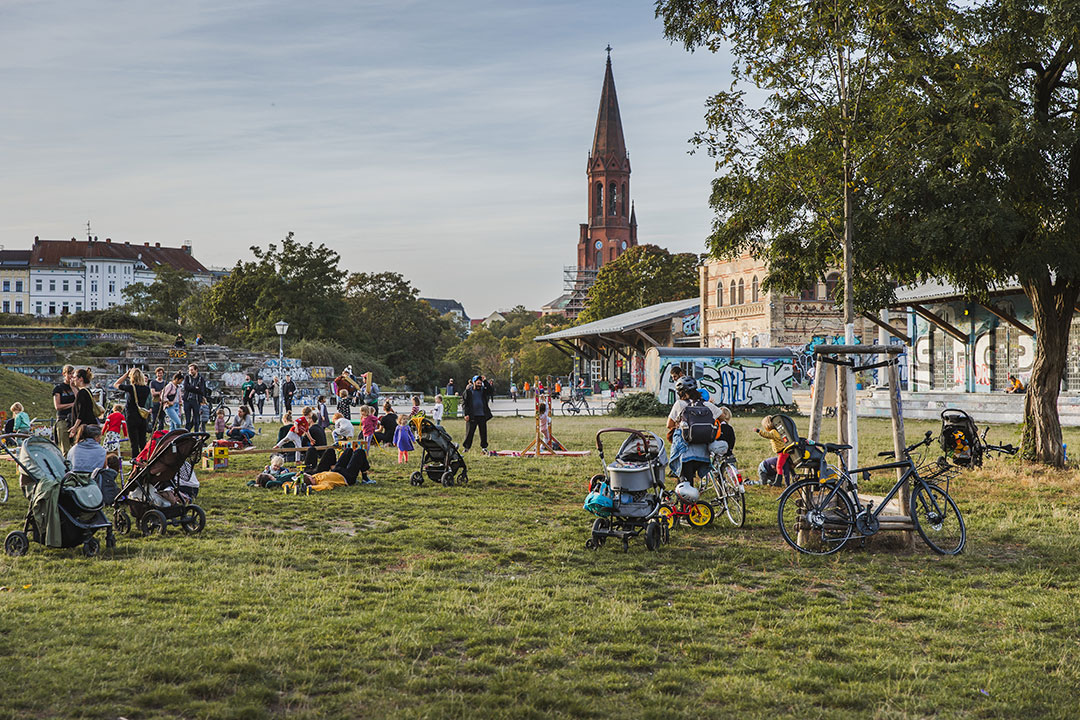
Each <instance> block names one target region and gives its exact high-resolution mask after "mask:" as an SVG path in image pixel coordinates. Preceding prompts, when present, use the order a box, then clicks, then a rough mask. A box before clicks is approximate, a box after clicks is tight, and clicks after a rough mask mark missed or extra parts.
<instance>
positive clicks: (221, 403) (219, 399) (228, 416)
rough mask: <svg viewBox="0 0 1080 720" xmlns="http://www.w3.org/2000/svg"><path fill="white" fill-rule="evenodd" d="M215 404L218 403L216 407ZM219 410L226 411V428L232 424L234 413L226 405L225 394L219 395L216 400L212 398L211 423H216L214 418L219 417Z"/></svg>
mask: <svg viewBox="0 0 1080 720" xmlns="http://www.w3.org/2000/svg"><path fill="white" fill-rule="evenodd" d="M214 403H217V404H216V405H215V404H214ZM218 410H224V411H225V425H226V427H227V426H228V425H229V423H231V422H232V416H233V411H232V409H231V408H230V407H229V406H228V405H226V404H225V393H221V394H219V395H218V396H217V397H216V398H215V397H213V396H211V397H210V423H211V424H212V423H213V422H214V418H216V417H217V413H218Z"/></svg>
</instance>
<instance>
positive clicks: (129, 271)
mask: <svg viewBox="0 0 1080 720" xmlns="http://www.w3.org/2000/svg"><path fill="white" fill-rule="evenodd" d="M124 274H125V275H130V274H131V267H130V266H128V267H125V268H124Z"/></svg>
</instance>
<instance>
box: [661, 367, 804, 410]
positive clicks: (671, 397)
mask: <svg viewBox="0 0 1080 720" xmlns="http://www.w3.org/2000/svg"><path fill="white" fill-rule="evenodd" d="M673 364H677V363H672V362H671V361H667V362H664V363H663V364H662V365H661V367H660V378H661V380H660V391H659V393H658V394H657V397H658V399H659V400H660V402H663V403H668V404H670V403H673V402H675V400H676V399H677V396H676V394H675V383H674V381H673V380H672V379H671V367H672V365H673ZM695 365H700V372H701V375H700V377H698V381H699V382H700V383H701V386H702V387H704V388H705V389H706V390H708V391H709V396H710V399H711V400H712V401H713V402H714V403H716V404H718V405H730V406H742V405H791V404H792V398H791V385H792V380H793V370H792V362H791V358H786V357H777V358H768V357H765V358H758V357H756V358H739V357H737V358H735V359H734V360H731V359H730V358H725V357H714V358H703V359H702V361H701V362H699V363H695ZM697 369H698V368H695V370H697ZM696 374H697V373H696V372H695V375H696Z"/></svg>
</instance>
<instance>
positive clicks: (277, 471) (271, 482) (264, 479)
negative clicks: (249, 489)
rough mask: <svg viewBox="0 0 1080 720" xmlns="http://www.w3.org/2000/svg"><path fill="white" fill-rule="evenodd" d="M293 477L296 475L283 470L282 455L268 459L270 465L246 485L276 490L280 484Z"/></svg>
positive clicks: (283, 459)
mask: <svg viewBox="0 0 1080 720" xmlns="http://www.w3.org/2000/svg"><path fill="white" fill-rule="evenodd" d="M295 476H296V473H294V472H292V471H291V470H287V469H286V468H285V457H284V456H283V455H273V456H272V457H271V458H270V464H269V465H267V466H266V467H265V468H263V471H262V472H261V473H259V474H258V476H256V478H255V479H254V480H252V481H251V482H249V483H248V485H254V486H255V487H265V488H278V487H281V484H282V483H284V482H286V481H288V480H292V479H293V478H294V477H295Z"/></svg>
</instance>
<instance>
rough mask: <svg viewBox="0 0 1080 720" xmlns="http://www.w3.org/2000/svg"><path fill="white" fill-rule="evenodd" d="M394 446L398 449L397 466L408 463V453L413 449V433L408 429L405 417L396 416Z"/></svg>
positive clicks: (407, 419) (407, 421)
mask: <svg viewBox="0 0 1080 720" xmlns="http://www.w3.org/2000/svg"><path fill="white" fill-rule="evenodd" d="M394 445H396V446H397V449H398V454H397V461H398V465H402V464H404V463H407V462H409V451H410V450H412V449H413V431H412V428H411V427H409V418H407V417H405V415H398V420H397V429H396V430H394Z"/></svg>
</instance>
